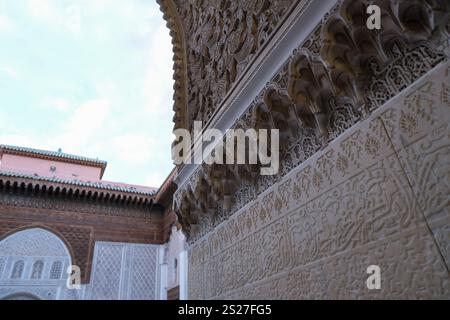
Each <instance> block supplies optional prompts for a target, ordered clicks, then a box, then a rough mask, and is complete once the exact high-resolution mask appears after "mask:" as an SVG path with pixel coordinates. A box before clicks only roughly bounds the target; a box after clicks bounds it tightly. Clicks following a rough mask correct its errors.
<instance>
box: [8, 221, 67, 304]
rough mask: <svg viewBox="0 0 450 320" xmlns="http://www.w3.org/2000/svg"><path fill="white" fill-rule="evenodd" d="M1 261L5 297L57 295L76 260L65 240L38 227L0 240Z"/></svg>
mask: <svg viewBox="0 0 450 320" xmlns="http://www.w3.org/2000/svg"><path fill="white" fill-rule="evenodd" d="M0 260H1V261H2V265H3V266H4V267H3V270H2V272H0V284H2V286H1V287H0V299H6V300H36V299H39V300H40V299H47V298H50V299H52V298H53V299H55V298H57V294H56V292H57V291H58V288H60V287H61V286H63V285H64V284H65V277H64V275H65V270H66V269H67V267H68V266H70V265H72V261H73V259H72V256H71V253H70V250H69V248H68V247H67V245H66V242H65V241H64V239H63V238H62V237H60V236H59V235H57V234H56V233H53V232H51V231H49V230H48V229H44V228H39V227H35V228H25V229H22V230H20V231H17V232H15V233H12V234H10V235H9V236H7V237H6V238H4V239H3V240H2V241H0ZM18 265H19V266H20V268H17V266H18ZM37 265H38V266H39V276H36V266H37ZM44 270H45V272H44ZM41 284H45V286H44V287H45V288H44V287H42V288H40V287H41V286H40V285H41Z"/></svg>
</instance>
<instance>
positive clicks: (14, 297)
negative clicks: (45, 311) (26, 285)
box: [0, 292, 42, 300]
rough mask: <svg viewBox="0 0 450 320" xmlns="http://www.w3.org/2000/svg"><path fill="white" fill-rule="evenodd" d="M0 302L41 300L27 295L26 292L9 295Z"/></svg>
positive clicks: (29, 294) (32, 295)
mask: <svg viewBox="0 0 450 320" xmlns="http://www.w3.org/2000/svg"><path fill="white" fill-rule="evenodd" d="M0 300H42V299H41V298H39V297H38V296H36V295H34V294H31V293H28V292H17V293H13V294H10V295H8V296H6V297H4V298H1V299H0Z"/></svg>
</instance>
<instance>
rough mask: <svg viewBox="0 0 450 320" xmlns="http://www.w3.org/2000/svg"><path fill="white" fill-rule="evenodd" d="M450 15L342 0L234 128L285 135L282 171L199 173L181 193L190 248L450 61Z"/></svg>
mask: <svg viewBox="0 0 450 320" xmlns="http://www.w3.org/2000/svg"><path fill="white" fill-rule="evenodd" d="M370 4H377V5H379V6H380V7H381V9H382V26H383V28H382V30H380V31H371V30H369V29H368V28H367V27H366V20H367V14H366V9H367V6H368V5H370ZM449 12H450V4H449V3H448V1H445V0H414V1H411V0H395V1H394V0H378V1H368V0H345V1H340V2H338V3H337V5H336V6H335V7H334V9H333V10H332V11H331V12H328V13H326V14H325V15H324V19H323V21H322V23H321V24H320V25H319V26H317V28H316V29H315V31H314V32H313V33H312V34H311V36H310V37H309V38H308V39H306V41H305V42H303V43H302V44H300V46H299V48H298V49H297V50H296V51H295V52H294V53H293V55H292V57H291V58H290V60H289V61H287V62H286V64H285V66H284V67H283V68H282V69H281V70H280V71H279V73H278V74H277V75H276V76H275V77H274V78H273V79H272V80H271V81H269V83H268V84H267V86H266V88H265V89H264V90H263V91H262V92H261V93H260V95H259V96H257V97H256V98H255V100H254V102H253V103H252V105H251V106H249V109H248V111H247V112H246V113H245V114H244V115H243V116H242V117H241V118H240V119H238V120H237V121H236V123H235V127H239V128H243V129H245V128H256V129H257V128H259V127H264V128H277V129H280V136H281V137H282V141H281V147H282V150H281V169H280V173H279V174H278V175H277V176H259V175H258V174H256V173H258V172H259V168H258V166H244V165H239V166H237V165H236V166H231V165H215V166H206V165H203V166H201V167H199V168H198V169H197V170H196V171H195V172H194V174H193V175H192V176H191V177H190V178H189V180H188V181H187V182H186V183H185V184H184V185H182V186H180V188H179V190H178V191H177V193H176V195H175V203H174V206H175V210H176V211H177V213H178V214H179V217H180V221H181V223H182V225H183V228H184V231H185V232H186V234H187V236H188V239H189V241H190V242H192V241H195V240H196V239H198V238H199V237H201V236H202V235H204V234H205V233H206V232H208V231H209V230H211V229H212V228H214V227H215V226H216V225H218V224H219V223H221V222H222V221H224V220H225V219H227V218H228V217H229V216H230V215H231V214H232V213H233V212H236V211H237V210H238V209H239V208H241V207H242V206H243V205H245V204H246V203H248V202H249V201H251V200H252V199H254V198H255V197H256V196H257V195H258V194H260V193H261V192H263V191H264V190H265V189H267V187H269V186H270V185H272V184H273V183H275V182H276V181H278V180H279V179H280V178H281V177H283V176H284V175H285V174H286V173H288V172H289V171H291V170H292V169H293V168H295V167H297V166H298V165H300V164H301V163H302V162H304V161H305V160H307V159H308V158H309V157H311V156H312V155H314V154H315V153H316V152H317V151H318V150H320V149H321V148H323V147H325V146H326V145H327V144H328V143H329V142H330V141H332V140H334V139H335V138H336V137H338V136H339V135H340V134H342V133H343V132H344V131H345V130H347V129H348V128H350V127H351V126H353V125H354V124H355V123H357V122H359V121H361V120H362V119H364V118H365V117H367V116H368V115H369V114H370V113H371V112H373V111H374V110H376V109H377V108H378V107H380V106H381V105H383V104H384V103H385V102H387V101H388V100H390V99H391V98H392V97H394V96H395V95H397V94H398V93H400V92H401V91H402V90H404V89H405V88H407V87H408V86H409V85H411V84H412V83H413V82H414V81H415V80H417V79H418V78H420V77H421V76H423V75H424V74H425V73H427V72H428V71H429V70H431V69H432V68H433V67H435V66H436V65H438V64H439V63H441V62H442V61H444V60H446V59H447V58H448V56H449V49H448V45H449V38H450V36H449V35H450V23H449V20H450V19H449V16H450V15H449ZM215 41H218V39H215ZM369 147H370V146H369Z"/></svg>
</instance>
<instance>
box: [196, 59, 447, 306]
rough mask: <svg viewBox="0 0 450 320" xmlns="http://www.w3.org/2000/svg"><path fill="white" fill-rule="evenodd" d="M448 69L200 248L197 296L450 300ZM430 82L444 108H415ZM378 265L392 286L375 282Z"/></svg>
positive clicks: (276, 187) (249, 208)
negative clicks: (373, 269)
mask: <svg viewBox="0 0 450 320" xmlns="http://www.w3.org/2000/svg"><path fill="white" fill-rule="evenodd" d="M448 70H449V68H448V66H447V65H446V64H442V65H441V66H440V67H439V68H438V69H437V71H434V72H431V73H429V74H428V75H427V76H426V77H424V78H422V79H421V80H420V81H419V82H418V83H417V84H415V85H414V86H411V87H410V88H408V89H406V90H405V91H404V92H403V93H402V94H400V95H398V96H397V97H396V98H394V99H393V100H392V101H390V102H389V103H387V104H386V105H384V106H383V107H381V108H380V110H378V111H376V112H375V113H374V114H373V115H372V116H370V117H368V118H367V119H366V120H364V121H362V122H361V123H359V124H357V125H355V126H353V127H352V128H351V129H349V130H348V131H346V132H345V133H344V134H342V135H341V136H340V137H338V138H337V139H335V141H333V143H332V144H330V145H329V146H328V147H326V148H325V149H323V150H321V151H319V152H318V153H317V154H316V155H314V156H313V157H311V158H310V159H308V160H307V161H305V162H304V163H303V164H301V165H300V166H299V167H297V168H296V169H294V170H293V171H292V172H290V173H289V174H288V175H287V176H285V177H284V178H283V179H281V181H280V182H278V183H277V184H275V185H273V186H272V187H270V188H269V189H268V190H267V191H266V192H264V193H262V194H261V195H260V196H258V197H257V199H256V200H255V201H252V202H250V203H248V204H246V205H245V206H244V207H243V208H242V209H241V210H239V211H238V212H237V213H235V214H233V215H232V216H231V217H230V218H229V219H228V220H226V221H225V222H224V223H222V224H221V225H219V226H218V227H216V228H214V229H213V230H212V231H211V232H209V233H208V234H206V235H205V236H204V237H202V238H201V239H199V240H198V241H196V242H194V243H193V244H192V245H191V246H190V248H189V298H190V299H243V298H245V299H348V298H374V299H382V298H391V299H395V298H417V299H435V298H448V297H450V276H449V272H448V270H449V269H448V266H447V265H446V263H445V260H447V263H448V261H449V259H450V252H449V248H450V245H449V243H450V227H449V225H450V219H449V215H448V212H449V210H450V203H449V201H448V199H449V193H448V190H450V189H449V187H450V185H449V181H450V170H449V169H450V165H449V164H450V162H449V159H450V152H449V151H450V148H449V145H448V144H449V141H450V134H449V133H450V129H449V128H450V126H449V125H448V123H449V121H448V120H449V117H450V112H449V110H450V109H449V107H450V105H449V104H448V101H449V100H450V99H448V94H447V91H446V89H445V88H444V87H445V86H443V84H445V83H448V80H445V79H448V78H447V77H448V74H449V72H448ZM430 79H431V80H432V82H434V83H435V84H436V88H437V89H439V88H440V91H436V92H434V93H432V94H431V96H432V98H433V97H434V98H433V99H442V100H440V101H441V102H440V103H439V101H436V102H434V103H430V104H425V105H426V106H428V107H429V109H428V110H427V111H426V112H425V111H424V110H422V111H421V110H418V111H415V112H414V113H412V112H411V109H409V111H408V109H407V108H411V106H413V105H414V103H416V102H417V99H415V98H414V92H418V91H417V90H420V88H421V86H423V85H424V84H426V83H427V81H428V82H429V81H430ZM419 92H420V91H419ZM414 99H415V100H414ZM416 105H417V103H416ZM422 105H424V104H422ZM412 110H414V109H412ZM406 111H408V112H409V114H413V115H414V116H415V117H416V120H414V118H412V117H410V116H409V115H408V114H407V113H406ZM397 115H398V117H397ZM434 115H437V116H434ZM433 119H436V122H435V123H434V124H430V123H426V122H425V121H431V120H433ZM408 150H411V151H408ZM373 264H375V265H378V266H380V268H381V275H382V280H381V283H382V289H381V290H375V291H371V290H368V288H367V286H366V280H367V278H368V275H367V272H366V271H367V267H368V266H370V265H373Z"/></svg>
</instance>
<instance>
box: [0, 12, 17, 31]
mask: <svg viewBox="0 0 450 320" xmlns="http://www.w3.org/2000/svg"><path fill="white" fill-rule="evenodd" d="M14 29H15V23H14V21H13V20H12V19H11V18H10V17H8V16H6V15H2V14H0V32H11V31H12V30H14Z"/></svg>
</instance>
